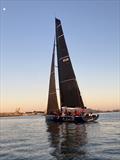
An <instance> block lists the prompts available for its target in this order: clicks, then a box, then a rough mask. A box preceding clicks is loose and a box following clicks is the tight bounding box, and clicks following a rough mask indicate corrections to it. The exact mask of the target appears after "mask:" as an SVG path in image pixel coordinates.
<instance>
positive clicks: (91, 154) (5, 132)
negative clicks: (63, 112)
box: [0, 113, 120, 160]
mask: <svg viewBox="0 0 120 160" xmlns="http://www.w3.org/2000/svg"><path fill="white" fill-rule="evenodd" d="M0 160H120V113H104V114H100V118H99V120H98V122H97V123H89V124H74V123H62V124H57V123H49V124H47V123H46V122H45V117H43V116H29V117H8V118H0Z"/></svg>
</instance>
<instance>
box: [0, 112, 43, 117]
mask: <svg viewBox="0 0 120 160" xmlns="http://www.w3.org/2000/svg"><path fill="white" fill-rule="evenodd" d="M44 114H45V112H43V111H39V112H38V111H33V112H25V113H22V112H17V113H16V112H3V113H0V117H16V116H33V115H44Z"/></svg>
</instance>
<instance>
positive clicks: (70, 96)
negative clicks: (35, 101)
mask: <svg viewBox="0 0 120 160" xmlns="http://www.w3.org/2000/svg"><path fill="white" fill-rule="evenodd" d="M55 30H56V41H55V40H54V46H53V54H52V62H51V71H50V81H49V92H48V104H47V114H46V120H47V121H53V122H79V123H85V122H93V121H95V120H97V119H98V117H99V115H98V114H92V113H88V112H87V108H86V107H85V105H84V102H83V99H82V96H81V93H80V90H79V87H78V84H77V80H76V76H75V73H74V70H73V67H72V63H71V59H70V56H69V53H68V49H67V45H66V42H65V37H64V33H63V29H62V25H61V21H60V20H59V19H57V18H56V19H55ZM55 43H56V45H55ZM55 49H56V52H57V65H58V67H57V68H58V81H59V92H60V95H59V98H60V109H59V106H58V100H57V93H56V83H55Z"/></svg>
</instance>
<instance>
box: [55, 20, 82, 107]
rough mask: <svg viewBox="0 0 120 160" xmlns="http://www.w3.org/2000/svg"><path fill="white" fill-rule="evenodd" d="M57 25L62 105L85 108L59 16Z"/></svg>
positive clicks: (56, 21)
mask: <svg viewBox="0 0 120 160" xmlns="http://www.w3.org/2000/svg"><path fill="white" fill-rule="evenodd" d="M55 27H56V44H57V62H58V75H59V88H60V102H61V107H72V108H75V107H80V108H84V103H83V100H82V97H81V94H80V90H79V88H78V84H77V81H76V77H75V73H74V70H73V67H72V63H71V59H70V56H69V53H68V49H67V45H66V42H65V37H64V33H63V29H62V25H61V21H60V20H59V19H57V18H56V19H55Z"/></svg>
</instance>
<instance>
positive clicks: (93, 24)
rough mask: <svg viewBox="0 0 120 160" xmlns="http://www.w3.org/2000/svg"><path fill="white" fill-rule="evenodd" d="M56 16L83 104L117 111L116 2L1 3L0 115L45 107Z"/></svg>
mask: <svg viewBox="0 0 120 160" xmlns="http://www.w3.org/2000/svg"><path fill="white" fill-rule="evenodd" d="M55 17H58V18H60V19H61V22H62V26H63V31H64V34H65V39H66V43H67V46H68V50H69V54H70V57H71V61H72V64H73V67H74V71H75V74H76V78H77V81H78V84H79V88H80V91H81V94H82V97H83V100H84V103H85V105H86V106H87V107H90V108H93V109H105V110H111V109H118V108H119V107H120V101H119V96H120V94H119V88H120V85H119V80H120V79H119V72H120V70H119V67H120V66H119V58H120V57H119V52H120V48H119V43H120V38H119V36H120V1H119V0H108V1H106V0H96V1H95V0H91V1H88V0H84V1H83V0H81V1H77V0H76V1H73V0H68V1H65V0H62V1H56V0H50V1H48V0H45V1H42V0H39V1H38V0H25V1H21V0H18V1H17V0H10V1H9V0H1V1H0V19H1V20H0V22H1V23H0V28H1V29H0V35H1V38H0V41H1V49H0V68H1V69H0V80H1V81H0V83H1V86H0V88H1V94H0V100H1V104H0V105H1V106H0V112H7V111H15V109H16V108H18V107H20V108H21V110H22V111H30V110H45V109H46V106H47V99H48V87H49V75H50V65H51V58H52V48H53V39H54V35H55V26H54V23H55V22H54V20H55Z"/></svg>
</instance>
